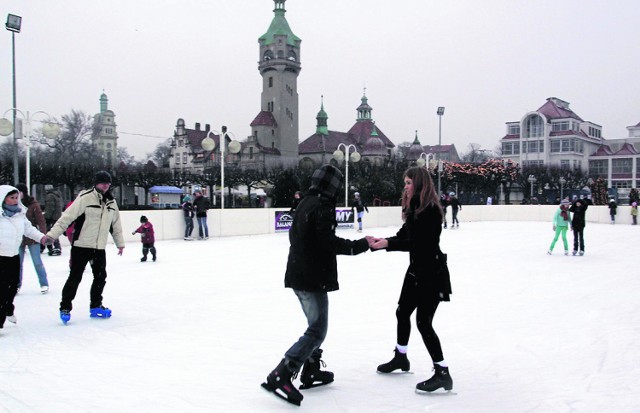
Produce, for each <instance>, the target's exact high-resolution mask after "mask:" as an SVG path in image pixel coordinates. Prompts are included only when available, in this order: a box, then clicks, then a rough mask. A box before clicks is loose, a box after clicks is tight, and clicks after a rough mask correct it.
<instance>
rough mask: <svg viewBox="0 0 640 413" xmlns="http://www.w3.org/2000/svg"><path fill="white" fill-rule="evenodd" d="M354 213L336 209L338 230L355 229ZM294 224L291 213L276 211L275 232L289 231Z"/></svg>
mask: <svg viewBox="0 0 640 413" xmlns="http://www.w3.org/2000/svg"><path fill="white" fill-rule="evenodd" d="M353 215H354V214H353V212H352V211H351V210H350V209H336V221H338V228H353V221H354V220H353ZM292 223H293V215H291V214H290V213H289V211H275V223H274V224H275V230H276V231H289V228H291V224H292Z"/></svg>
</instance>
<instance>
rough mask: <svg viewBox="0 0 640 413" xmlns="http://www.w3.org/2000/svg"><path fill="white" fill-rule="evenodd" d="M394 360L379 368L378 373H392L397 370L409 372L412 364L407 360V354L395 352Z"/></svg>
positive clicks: (395, 350) (396, 350)
mask: <svg viewBox="0 0 640 413" xmlns="http://www.w3.org/2000/svg"><path fill="white" fill-rule="evenodd" d="M393 352H394V354H393V359H391V361H390V362H388V363H384V364H381V365H379V366H378V373H391V372H393V371H395V370H398V369H400V370H402V371H409V368H411V363H410V362H409V359H408V358H407V353H401V352H399V351H398V349H397V348H396V349H394V350H393Z"/></svg>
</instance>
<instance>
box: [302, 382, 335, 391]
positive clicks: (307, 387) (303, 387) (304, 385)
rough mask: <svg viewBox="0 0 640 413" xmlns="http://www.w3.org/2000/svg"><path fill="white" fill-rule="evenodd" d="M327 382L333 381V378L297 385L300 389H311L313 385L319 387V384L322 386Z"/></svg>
mask: <svg viewBox="0 0 640 413" xmlns="http://www.w3.org/2000/svg"><path fill="white" fill-rule="evenodd" d="M329 383H333V380H331V381H328V382H317V383H311V384H304V383H303V384H301V385H300V387H298V388H299V389H300V390H307V389H312V388H314V387H320V386H324V385H327V384H329Z"/></svg>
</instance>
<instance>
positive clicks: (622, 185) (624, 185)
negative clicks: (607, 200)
mask: <svg viewBox="0 0 640 413" xmlns="http://www.w3.org/2000/svg"><path fill="white" fill-rule="evenodd" d="M611 188H616V189H631V188H632V186H631V181H611Z"/></svg>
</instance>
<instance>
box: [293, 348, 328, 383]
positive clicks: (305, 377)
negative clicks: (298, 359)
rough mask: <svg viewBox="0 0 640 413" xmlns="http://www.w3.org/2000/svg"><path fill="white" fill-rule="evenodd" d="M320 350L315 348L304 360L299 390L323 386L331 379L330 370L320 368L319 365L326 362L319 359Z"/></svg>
mask: <svg viewBox="0 0 640 413" xmlns="http://www.w3.org/2000/svg"><path fill="white" fill-rule="evenodd" d="M321 357H322V350H320V349H317V350H316V351H314V352H313V354H312V355H311V357H310V358H309V360H307V361H305V362H304V366H303V367H302V374H301V375H300V381H301V382H302V384H301V385H300V390H305V389H310V388H312V387H317V386H323V385H325V384H329V383H331V382H332V381H333V373H332V372H330V371H322V370H320V365H321V364H322V367H325V366H326V364H325V363H324V361H322V360H321Z"/></svg>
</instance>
